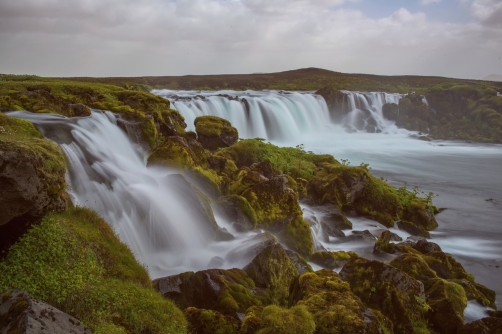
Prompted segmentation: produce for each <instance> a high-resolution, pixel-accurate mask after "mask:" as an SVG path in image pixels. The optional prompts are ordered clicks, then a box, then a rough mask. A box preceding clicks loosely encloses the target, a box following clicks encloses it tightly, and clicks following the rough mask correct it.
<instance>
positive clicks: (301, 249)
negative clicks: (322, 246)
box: [271, 215, 314, 258]
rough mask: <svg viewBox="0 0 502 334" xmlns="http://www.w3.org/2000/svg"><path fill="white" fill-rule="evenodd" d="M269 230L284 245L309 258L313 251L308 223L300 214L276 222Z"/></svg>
mask: <svg viewBox="0 0 502 334" xmlns="http://www.w3.org/2000/svg"><path fill="white" fill-rule="evenodd" d="M271 231H273V232H274V233H276V235H277V237H278V238H279V240H280V241H281V242H282V243H283V244H284V245H286V247H288V248H290V249H292V250H293V251H295V252H298V253H299V254H300V255H302V256H304V257H305V258H309V257H310V255H312V253H313V252H314V241H313V239H312V230H311V229H310V224H309V223H308V222H307V221H305V219H303V217H302V216H301V215H291V216H289V217H287V218H285V219H283V220H281V221H279V222H278V223H276V224H275V225H274V226H273V227H272V228H271Z"/></svg>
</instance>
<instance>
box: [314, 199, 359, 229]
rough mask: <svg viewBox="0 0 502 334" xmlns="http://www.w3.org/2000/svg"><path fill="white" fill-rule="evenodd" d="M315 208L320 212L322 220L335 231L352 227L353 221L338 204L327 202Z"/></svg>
mask: <svg viewBox="0 0 502 334" xmlns="http://www.w3.org/2000/svg"><path fill="white" fill-rule="evenodd" d="M315 209H316V210H317V211H318V212H319V215H320V219H321V221H322V222H323V223H324V225H326V226H327V227H329V228H330V229H332V230H334V231H336V230H351V229H352V222H351V221H350V220H348V219H347V217H346V216H345V215H344V214H343V213H342V212H341V211H340V209H339V208H338V207H337V206H336V205H334V204H325V205H321V206H318V207H316V208H315ZM334 233H336V232H334Z"/></svg>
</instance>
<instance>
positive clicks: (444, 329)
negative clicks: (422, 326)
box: [424, 278, 467, 334]
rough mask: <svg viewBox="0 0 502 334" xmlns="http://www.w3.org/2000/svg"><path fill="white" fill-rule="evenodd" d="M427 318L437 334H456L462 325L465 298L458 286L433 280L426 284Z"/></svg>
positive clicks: (437, 279)
mask: <svg viewBox="0 0 502 334" xmlns="http://www.w3.org/2000/svg"><path fill="white" fill-rule="evenodd" d="M426 296H427V304H428V310H427V311H428V314H427V318H428V320H429V323H430V324H431V325H432V328H433V329H435V330H436V331H438V332H439V333H445V334H456V333H457V329H458V328H459V327H461V326H462V324H463V323H464V309H465V308H466V306H467V298H466V296H465V292H464V289H462V287H461V286H460V285H458V284H455V283H452V282H448V281H445V280H443V279H440V278H435V279H432V280H430V281H429V282H428V283H427V293H426ZM424 305H425V304H424Z"/></svg>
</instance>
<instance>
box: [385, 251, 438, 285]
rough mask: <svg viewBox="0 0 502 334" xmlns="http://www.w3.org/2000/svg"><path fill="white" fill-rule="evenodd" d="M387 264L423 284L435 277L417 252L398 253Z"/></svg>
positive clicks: (433, 272)
mask: <svg viewBox="0 0 502 334" xmlns="http://www.w3.org/2000/svg"><path fill="white" fill-rule="evenodd" d="M389 264H390V265H391V266H393V267H396V268H397V269H399V270H402V271H403V272H405V273H407V274H408V275H410V276H411V277H413V278H415V279H417V280H419V281H421V282H422V283H424V284H426V283H427V282H429V280H431V279H434V278H437V275H436V272H435V271H433V270H432V269H431V268H429V266H428V265H427V263H426V262H425V261H424V259H422V256H420V255H418V254H414V253H406V254H401V255H398V256H397V257H395V258H394V259H393V260H392V261H390V262H389Z"/></svg>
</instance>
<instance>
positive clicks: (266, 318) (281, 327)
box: [257, 305, 316, 334]
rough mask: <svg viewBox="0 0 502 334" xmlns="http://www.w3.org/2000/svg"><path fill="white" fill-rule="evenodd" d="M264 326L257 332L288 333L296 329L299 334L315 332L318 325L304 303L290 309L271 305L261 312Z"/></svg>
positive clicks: (267, 333)
mask: <svg viewBox="0 0 502 334" xmlns="http://www.w3.org/2000/svg"><path fill="white" fill-rule="evenodd" d="M261 318H262V321H263V322H262V328H261V329H260V330H259V331H258V332H257V334H286V333H288V334H289V333H291V331H292V330H294V332H295V333H298V334H310V333H314V331H315V328H316V325H315V323H314V318H313V316H312V314H310V312H309V311H308V310H307V308H306V307H305V306H303V305H297V306H294V307H292V308H290V309H288V310H286V309H281V308H280V307H278V306H275V305H270V306H267V307H265V308H264V309H263V312H262V314H261Z"/></svg>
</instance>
